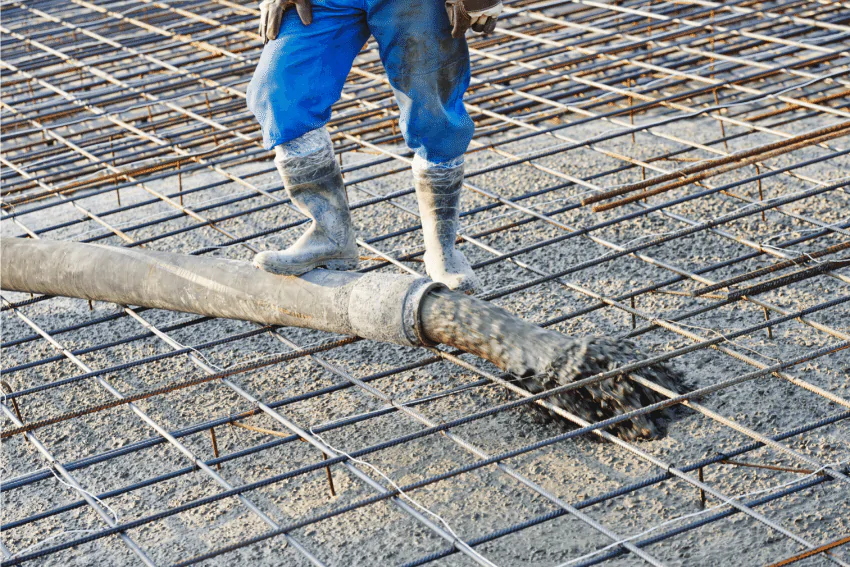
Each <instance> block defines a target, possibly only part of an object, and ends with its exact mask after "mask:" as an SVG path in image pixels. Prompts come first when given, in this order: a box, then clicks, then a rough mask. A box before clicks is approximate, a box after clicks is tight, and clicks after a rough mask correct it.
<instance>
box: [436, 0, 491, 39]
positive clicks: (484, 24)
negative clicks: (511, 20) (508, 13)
mask: <svg viewBox="0 0 850 567" xmlns="http://www.w3.org/2000/svg"><path fill="white" fill-rule="evenodd" d="M446 12H448V14H449V23H451V25H452V37H463V35H464V34H465V33H466V30H468V29H469V28H472V31H475V32H478V33H483V34H489V33H492V32H493V30H494V29H496V20H497V19H498V17H499V14H501V13H502V1H501V0H446Z"/></svg>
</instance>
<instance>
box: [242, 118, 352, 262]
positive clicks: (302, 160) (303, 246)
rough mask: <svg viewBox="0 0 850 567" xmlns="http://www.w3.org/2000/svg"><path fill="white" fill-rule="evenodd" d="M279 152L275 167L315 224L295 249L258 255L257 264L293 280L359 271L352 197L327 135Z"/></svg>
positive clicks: (316, 134)
mask: <svg viewBox="0 0 850 567" xmlns="http://www.w3.org/2000/svg"><path fill="white" fill-rule="evenodd" d="M275 152H276V153H277V156H276V157H275V165H277V169H278V171H279V172H280V177H281V179H283V184H284V186H285V187H286V191H287V193H289V197H290V198H291V199H292V203H293V204H294V205H295V206H296V207H298V210H300V211H301V212H302V213H304V214H305V215H306V216H307V217H309V218H310V219H311V220H312V222H311V223H310V226H309V227H307V230H306V231H304V234H302V235H301V238H299V239H298V240H297V241H295V243H294V244H293V245H292V246H290V247H289V248H287V249H286V250H283V251H280V252H260V253H259V254H257V255H256V256H255V257H254V265H255V266H257V267H258V268H260V269H262V270H265V271H267V272H272V273H274V274H281V275H290V276H298V275H301V274H303V273H306V272H309V271H310V270H313V269H315V268H318V267H324V268H328V269H332V270H353V269H355V268H357V263H358V251H357V243H356V241H355V236H354V229H353V227H352V226H351V213H350V212H349V210H348V196H347V194H346V192H345V184H344V183H343V181H342V174H341V173H340V170H339V164H337V161H336V159H334V153H333V146H332V144H331V139H330V136H329V135H328V133H327V131H326V130H325V129H324V128H321V129H319V130H313V131H311V132H308V133H307V134H305V135H303V136H301V137H300V138H298V139H296V140H293V141H292V142H289V143H287V144H282V145H280V146H277V147H275Z"/></svg>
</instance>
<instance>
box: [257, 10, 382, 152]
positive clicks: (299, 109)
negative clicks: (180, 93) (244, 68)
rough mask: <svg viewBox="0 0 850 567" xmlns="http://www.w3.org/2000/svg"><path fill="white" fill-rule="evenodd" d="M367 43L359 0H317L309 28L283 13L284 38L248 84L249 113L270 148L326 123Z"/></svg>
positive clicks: (273, 45) (269, 49) (263, 59)
mask: <svg viewBox="0 0 850 567" xmlns="http://www.w3.org/2000/svg"><path fill="white" fill-rule="evenodd" d="M368 38H369V28H368V26H367V24H366V15H365V12H364V11H363V9H362V4H361V2H360V1H359V0H313V23H312V24H310V25H309V26H305V25H304V24H302V23H301V20H300V19H299V18H298V14H297V13H296V12H295V10H294V9H290V10H287V11H286V12H285V13H284V16H283V21H282V22H281V27H280V34H279V35H278V37H277V39H275V40H273V41H271V42H269V43H268V44H266V46H265V47H264V48H263V53H262V55H261V56H260V62H259V63H258V65H257V68H256V70H255V71H254V76H253V78H252V79H251V83H250V84H249V85H248V108H249V109H250V110H251V112H253V113H254V116H255V117H256V118H257V121H258V122H259V123H260V127H261V129H262V131H263V146H264V147H265V148H266V149H271V148H273V147H275V146H277V145H278V144H282V143H285V142H288V141H290V140H294V139H295V138H298V137H299V136H301V135H303V134H305V133H307V132H309V131H311V130H315V129H317V128H321V127H322V126H324V125H325V124H326V123H327V121H328V119H330V115H331V106H332V105H333V104H334V103H335V102H336V101H337V100H339V96H340V93H341V92H342V87H343V85H344V83H345V79H346V77H347V76H348V73H349V71H350V70H351V64H352V62H353V61H354V58H355V57H356V56H357V54H358V53H359V52H360V49H361V48H362V47H363V44H364V43H366V40H367V39H368Z"/></svg>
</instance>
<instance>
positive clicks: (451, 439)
mask: <svg viewBox="0 0 850 567" xmlns="http://www.w3.org/2000/svg"><path fill="white" fill-rule="evenodd" d="M2 9H3V14H2V15H3V18H2V19H3V21H2V24H0V33H2V41H3V54H2V61H0V66H2V68H0V70H1V71H2V80H3V84H2V103H0V104H2V118H3V123H2V135H3V155H2V157H0V164H2V176H3V184H2V206H3V211H2V234H3V236H4V237H11V236H20V237H30V238H47V239H63V240H75V241H82V242H94V243H101V244H109V245H114V246H126V247H135V246H140V247H145V248H149V249H154V250H168V251H177V252H183V253H187V254H208V255H215V256H222V257H228V258H234V259H240V260H249V259H250V258H251V256H252V255H253V254H254V253H256V252H258V251H260V250H264V249H274V248H280V247H283V246H286V245H287V244H288V243H290V242H291V241H293V240H294V239H295V238H296V237H297V236H298V234H299V233H300V231H301V230H302V225H303V224H304V223H305V222H306V221H305V220H304V218H303V217H301V216H300V214H299V213H298V212H297V210H296V209H294V208H293V207H292V206H291V203H290V202H289V200H288V199H287V198H286V193H285V191H284V190H283V187H282V186H281V185H280V182H279V180H278V179H277V177H276V172H275V170H274V166H273V164H272V162H271V155H270V154H269V152H266V151H264V150H263V149H262V147H261V145H260V134H259V131H258V127H257V125H256V123H255V121H254V119H253V117H252V116H251V115H250V113H249V112H248V111H247V109H246V107H245V89H246V87H247V83H248V81H249V80H250V77H251V73H252V71H253V68H254V65H255V64H256V61H257V58H258V56H259V53H260V40H259V37H258V35H257V34H256V32H255V24H256V20H257V16H258V13H259V12H258V10H257V9H255V6H254V5H253V4H250V5H241V4H237V3H234V2H231V1H229V0H209V1H208V0H185V1H183V0H181V1H177V2H161V1H157V0H126V1H125V0H121V1H114V0H107V1H102V2H98V3H91V2H88V1H86V0H66V1H64V2H61V3H60V2H56V1H55V0H43V1H42V0H36V1H32V2H20V1H17V0H11V1H6V2H4V3H3V4H2ZM848 32H850V6H848V5H847V4H846V3H844V2H834V1H830V0H819V1H812V0H791V1H771V2H755V1H752V0H734V1H732V2H727V3H719V2H713V1H711V0H677V1H675V2H668V1H651V0H641V1H636V0H622V1H617V2H614V3H604V2H597V1H593V0H572V1H561V0H556V1H551V2H528V1H525V0H520V1H515V2H509V3H508V4H507V5H506V14H505V15H504V16H503V18H502V19H500V22H499V28H498V29H497V30H496V32H495V33H494V34H493V35H491V36H488V37H481V36H476V37H470V50H471V54H472V59H473V80H472V86H471V88H470V90H469V92H468V94H467V97H466V104H467V108H468V110H469V112H470V114H471V115H472V116H473V118H474V119H475V121H476V126H477V131H476V136H475V139H474V140H473V143H472V146H471V148H470V151H469V153H468V156H467V172H468V177H467V183H466V188H467V190H466V191H465V201H464V204H463V213H462V223H463V230H462V234H461V235H460V237H459V241H458V245H459V246H460V247H461V248H462V249H463V251H464V252H465V253H466V254H467V256H468V257H469V258H470V259H471V260H473V261H474V262H475V267H476V270H477V273H478V274H480V276H481V278H482V280H483V282H484V284H485V288H486V289H485V291H484V292H483V293H482V294H481V296H482V297H484V298H486V299H488V300H490V301H493V302H495V303H497V304H499V305H501V306H503V307H505V308H507V309H509V310H511V311H513V312H515V313H517V314H519V315H521V316H523V317H524V318H527V319H530V320H533V321H535V322H536V323H538V324H541V325H544V326H547V327H549V328H553V329H557V330H559V331H560V332H563V333H565V334H572V335H610V336H614V337H618V338H628V339H630V340H632V341H634V342H635V343H637V345H638V346H639V347H640V348H641V350H642V351H643V352H645V353H648V355H649V356H652V357H655V358H659V359H666V360H669V361H670V363H671V364H672V365H674V366H675V367H676V368H677V369H679V370H680V371H682V372H683V373H684V375H685V377H686V384H687V391H683V392H672V391H665V390H663V389H661V391H660V393H661V394H662V395H663V396H664V397H665V398H667V399H668V400H669V401H668V402H666V403H668V404H670V405H677V406H679V409H677V410H676V411H677V412H678V417H677V419H676V420H674V421H672V422H671V423H669V424H668V433H667V436H666V437H665V438H663V439H661V440H658V441H653V442H643V443H641V442H638V443H628V442H625V441H622V440H620V439H618V438H616V437H613V436H612V435H610V434H609V433H608V432H607V430H606V429H607V428H608V427H610V426H611V425H612V423H611V421H610V420H608V421H606V422H599V423H596V424H593V423H587V422H584V421H582V420H580V419H577V418H575V417H574V416H570V415H569V414H566V413H565V412H563V410H561V411H560V414H561V417H562V418H563V420H559V421H550V420H544V419H543V418H542V417H541V416H540V415H539V414H538V413H536V412H534V411H531V408H532V406H534V405H535V404H539V405H548V402H547V401H546V397H545V395H536V396H532V395H531V394H530V393H528V392H526V391H525V390H523V389H522V388H521V387H520V386H519V385H518V383H517V381H516V380H515V379H514V377H512V376H508V375H501V374H500V373H499V372H498V371H497V370H496V369H495V368H494V367H491V366H488V365H487V364H485V363H483V362H481V361H480V360H478V359H475V358H474V357H470V356H468V355H462V354H461V353H458V352H450V351H448V350H438V349H432V350H431V351H430V352H429V351H425V350H422V349H407V348H403V347H397V346H390V345H383V344H377V343H372V342H368V341H363V340H358V339H356V338H352V337H341V336H333V335H329V334H327V333H321V332H318V331H308V330H301V329H290V328H275V327H262V326H258V325H255V324H251V323H244V322H237V321H229V320H216V319H210V318H207V317H198V316H187V315H185V314H177V313H171V312H163V311H157V310H153V309H144V308H137V307H133V306H115V305H106V304H94V305H86V302H84V301H79V300H71V299H63V298H51V297H32V298H30V297H28V296H26V295H22V294H15V293H5V292H4V294H3V307H2V309H3V314H2V317H3V319H2V321H3V344H2V348H3V364H2V366H3V369H2V375H3V382H2V385H3V388H4V390H5V399H4V400H3V403H2V405H0V410H1V411H2V413H3V417H4V419H3V426H2V427H3V431H4V432H9V431H11V430H14V429H20V428H21V427H25V426H26V425H27V424H33V423H36V422H38V427H33V428H32V429H31V430H29V431H27V432H26V433H19V434H14V435H11V434H10V435H4V440H3V446H2V447H3V484H2V497H3V499H4V500H3V520H2V522H3V525H2V526H0V529H1V530H2V537H0V544H1V545H0V552H2V555H3V557H4V559H3V565H7V564H8V565H14V564H19V563H27V564H44V565H58V564H81V565H83V564H84V565H119V564H120V565H123V564H138V563H141V564H148V565H174V564H180V565H187V564H193V563H198V562H202V561H208V562H210V563H215V564H221V565H234V564H238V563H240V562H250V563H259V564H268V565H280V564H286V565H310V564H312V565H355V564H357V565H361V564H362V565H393V564H403V565H426V564H433V565H471V564H480V565H494V564H495V565H546V566H548V565H594V564H599V563H604V564H606V565H631V564H642V563H649V564H653V565H666V564H704V565H718V564H729V565H732V564H735V565H756V564H776V565H788V564H792V563H794V564H799V565H819V564H821V563H823V564H839V565H847V564H848V563H850V551H848V550H849V549H850V545H848V544H850V541H848V537H847V534H848V533H850V520H848V514H847V513H846V510H847V508H848V503H850V497H848V494H850V493H848V488H850V478H848V476H850V472H848V462H850V435H848V429H847V425H848V421H846V420H847V418H850V401H848V400H850V384H849V383H850V380H848V377H850V356H848V354H847V353H848V351H847V350H846V349H847V347H848V346H850V324H849V323H848V322H850V308H848V300H850V294H848V293H847V290H848V285H847V284H848V283H850V252H848V248H850V214H848V211H850V197H848V192H847V187H848V185H850V173H849V172H850V157H848V153H850V149H847V148H845V145H846V143H847V136H848V134H850V96H848V94H850V88H848V87H850V33H848ZM329 128H330V130H331V133H332V137H333V139H334V142H335V150H336V152H337V155H338V157H339V160H340V163H341V164H342V169H343V172H344V177H345V180H346V184H347V188H348V192H349V199H350V203H351V206H352V210H353V216H354V222H355V224H356V227H357V229H358V231H359V237H360V238H359V240H358V244H359V246H360V250H361V254H362V259H363V260H364V262H363V266H364V267H363V268H362V270H364V271H371V270H385V271H399V270H401V271H403V272H407V273H412V274H422V273H423V272H424V269H423V266H422V263H421V256H422V252H423V250H422V247H421V237H420V227H419V223H418V219H417V216H418V211H417V208H416V202H415V198H414V196H413V189H412V183H411V178H410V173H409V165H410V161H411V158H412V155H411V154H410V152H409V151H408V150H407V149H406V147H405V146H404V143H403V139H402V138H401V135H400V133H399V130H398V110H397V107H396V105H395V101H394V99H393V93H392V90H391V88H390V86H389V84H388V82H387V79H386V77H385V75H384V73H383V69H382V67H381V65H380V61H379V58H378V55H377V49H376V46H375V45H374V40H372V41H370V43H369V44H367V46H366V47H365V48H364V50H363V52H362V53H361V54H360V56H359V57H358V59H357V61H356V62H355V66H354V68H353V69H352V72H351V74H350V76H349V77H348V81H347V82H346V86H345V89H344V92H343V95H342V98H341V100H340V102H339V103H338V104H337V105H336V106H335V108H334V114H333V116H332V120H331V123H330V125H329ZM45 269H50V267H49V266H45ZM104 269H105V270H107V269H109V267H108V266H104ZM645 385H647V386H649V387H653V385H652V384H645ZM655 388H658V387H657V386H655ZM549 407H550V408H553V407H554V406H551V405H549ZM86 408H88V409H86ZM556 409H557V408H556ZM650 409H651V408H650ZM553 411H554V410H553ZM639 411H649V409H647V408H644V409H643V410H639ZM556 413H558V412H556ZM60 417H61V419H59V418H60ZM54 418H56V419H54ZM561 421H563V422H567V423H568V422H572V423H573V424H574V426H575V427H568V426H565V425H564V423H561ZM42 422H43V423H42Z"/></svg>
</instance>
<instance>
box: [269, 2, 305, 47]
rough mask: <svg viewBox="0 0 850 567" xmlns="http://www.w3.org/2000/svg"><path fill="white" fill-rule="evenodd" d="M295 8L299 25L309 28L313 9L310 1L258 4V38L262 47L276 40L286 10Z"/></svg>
mask: <svg viewBox="0 0 850 567" xmlns="http://www.w3.org/2000/svg"><path fill="white" fill-rule="evenodd" d="M293 6H295V9H296V10H297V11H298V17H299V18H301V23H303V24H304V25H305V26H309V25H310V22H312V21H313V7H312V6H310V0H263V1H262V2H260V37H262V38H263V45H265V44H267V43H268V42H270V41H271V40H273V39H275V38H277V34H278V33H279V32H280V21H281V20H282V19H283V13H284V12H285V11H286V9H287V8H291V7H293Z"/></svg>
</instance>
